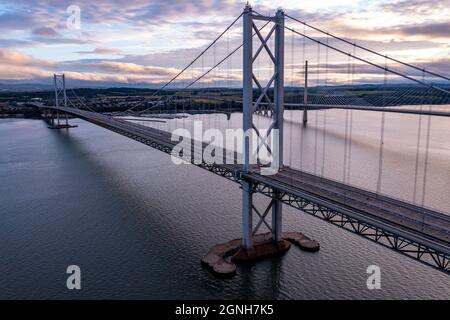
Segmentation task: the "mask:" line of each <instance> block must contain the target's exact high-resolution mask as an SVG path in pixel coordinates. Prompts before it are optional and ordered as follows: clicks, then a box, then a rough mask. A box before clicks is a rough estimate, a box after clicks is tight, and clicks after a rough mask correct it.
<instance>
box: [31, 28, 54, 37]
mask: <svg viewBox="0 0 450 320" xmlns="http://www.w3.org/2000/svg"><path fill="white" fill-rule="evenodd" d="M31 33H32V34H33V35H36V36H45V37H59V36H60V34H59V33H58V32H56V30H55V29H53V28H49V27H41V28H36V29H34V30H33V31H31Z"/></svg>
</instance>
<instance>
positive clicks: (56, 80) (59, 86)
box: [49, 73, 76, 129]
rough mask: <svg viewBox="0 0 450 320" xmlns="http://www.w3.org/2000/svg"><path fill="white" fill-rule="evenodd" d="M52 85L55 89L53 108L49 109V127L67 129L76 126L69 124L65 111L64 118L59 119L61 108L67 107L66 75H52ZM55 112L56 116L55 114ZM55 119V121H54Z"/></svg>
mask: <svg viewBox="0 0 450 320" xmlns="http://www.w3.org/2000/svg"><path fill="white" fill-rule="evenodd" d="M53 85H54V89H55V108H54V109H55V110H51V111H50V126H49V128H50V129H67V128H74V127H76V126H71V125H69V119H68V115H67V113H63V117H64V119H61V112H60V109H61V108H67V95H66V76H65V75H64V73H63V74H56V73H55V74H54V75H53ZM55 114H56V116H55ZM55 120H56V123H55Z"/></svg>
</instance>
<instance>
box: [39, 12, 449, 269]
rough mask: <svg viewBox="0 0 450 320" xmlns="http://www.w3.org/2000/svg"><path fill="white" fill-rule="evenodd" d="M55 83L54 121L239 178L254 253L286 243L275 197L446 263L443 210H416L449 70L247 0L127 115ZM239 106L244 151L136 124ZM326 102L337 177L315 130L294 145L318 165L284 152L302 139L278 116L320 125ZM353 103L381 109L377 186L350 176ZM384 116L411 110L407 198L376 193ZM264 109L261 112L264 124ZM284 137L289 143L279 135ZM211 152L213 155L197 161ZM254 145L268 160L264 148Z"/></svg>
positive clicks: (246, 246)
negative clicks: (337, 154)
mask: <svg viewBox="0 0 450 320" xmlns="http://www.w3.org/2000/svg"><path fill="white" fill-rule="evenodd" d="M238 22H242V25H239V23H238ZM286 34H289V35H290V39H289V38H288V36H286ZM286 48H288V50H286ZM54 83H55V104H54V105H51V106H50V105H43V104H35V106H37V107H39V108H41V109H42V110H43V114H44V117H45V119H47V120H48V121H49V123H50V127H52V128H67V127H70V125H69V123H68V121H69V119H68V115H69V116H72V117H77V118H80V119H83V120H86V121H88V122H90V123H93V124H95V125H98V126H101V127H104V128H106V129H108V130H111V131H114V132H117V133H119V134H121V135H123V136H126V137H129V138H131V139H134V140H136V141H138V142H141V143H144V144H146V145H148V146H150V147H153V148H156V149H158V150H161V151H163V152H166V153H169V154H171V155H172V156H176V157H179V158H181V159H183V160H185V161H187V162H189V163H192V164H194V165H196V166H199V167H201V168H204V169H206V170H209V171H211V172H213V173H215V174H218V175H220V176H222V177H225V178H227V179H231V180H233V181H235V182H237V183H239V184H240V186H241V188H242V199H243V201H242V248H243V250H244V251H245V252H248V253H251V252H252V250H253V249H254V245H255V244H254V242H253V240H254V236H255V235H256V234H257V233H258V232H259V231H260V230H262V228H266V229H268V230H269V231H270V233H271V234H272V241H273V243H275V244H276V243H279V242H280V241H282V236H283V233H282V211H283V205H289V206H291V207H294V208H297V209H299V210H301V211H303V212H305V213H308V214H311V215H313V216H315V217H318V218H320V219H322V220H324V221H327V222H329V223H332V224H334V225H336V226H339V227H342V228H345V229H346V230H349V231H351V232H354V233H356V234H359V235H361V236H363V237H365V238H367V239H370V240H372V241H375V242H377V243H379V244H381V245H383V246H386V247H389V248H392V249H394V250H395V251H397V252H399V253H402V254H404V255H407V256H409V257H411V258H413V259H416V260H419V261H421V262H423V263H426V264H428V265H431V266H433V267H435V268H438V269H440V270H442V271H444V272H449V270H450V260H449V259H450V215H448V214H446V213H444V212H439V211H437V210H433V209H430V208H427V207H425V206H424V197H425V186H426V178H427V166H428V158H429V145H430V139H431V137H430V128H431V118H432V117H449V116H450V112H449V111H448V110H440V109H436V106H440V105H446V104H450V91H449V90H450V78H448V77H447V76H445V75H441V74H439V73H436V72H432V71H429V70H427V69H424V68H421V67H419V66H416V65H415V64H411V63H407V62H403V61H401V60H399V59H396V58H392V57H389V56H386V55H383V54H380V53H378V52H377V51H375V50H372V49H369V48H367V47H365V46H363V45H360V44H356V43H353V42H351V41H349V40H346V39H343V38H341V37H339V36H336V35H333V34H331V33H328V32H326V31H323V30H321V29H319V28H316V27H314V26H311V25H310V24H308V23H305V22H303V21H301V20H299V19H297V18H294V17H291V16H290V15H288V14H286V13H284V12H283V11H282V10H278V11H277V12H276V14H275V15H274V16H265V15H262V14H259V13H258V12H256V11H254V10H253V9H252V8H251V7H250V6H247V7H246V8H245V10H244V11H243V13H242V14H241V15H240V16H239V17H237V18H236V19H235V20H234V21H233V23H232V24H231V25H229V26H228V27H227V28H226V29H225V30H224V31H223V32H222V33H221V34H220V35H219V36H218V38H216V39H215V40H214V41H213V42H212V43H211V44H210V45H208V46H207V47H206V48H205V49H204V50H203V51H202V52H201V53H200V54H199V55H198V56H196V57H195V58H194V59H193V60H192V61H191V62H190V63H189V64H187V65H186V67H184V68H182V69H181V68H180V71H179V72H177V73H176V74H174V76H173V78H172V79H170V80H169V81H168V82H167V83H164V84H163V85H161V88H160V89H158V90H155V92H154V93H153V94H152V96H151V97H149V99H148V100H147V101H146V102H145V103H139V102H138V103H136V104H134V105H132V106H131V107H130V108H129V109H127V110H125V111H123V112H120V113H113V114H101V113H98V112H96V111H95V110H94V109H92V108H91V107H90V106H89V105H87V104H86V102H85V101H84V100H83V98H82V97H81V98H80V97H79V96H78V95H77V94H76V92H75V91H74V90H73V89H70V91H71V93H72V94H71V96H70V97H69V96H68V94H67V92H66V79H65V77H64V75H55V77H54ZM200 106H202V107H201V108H200ZM205 106H207V108H206V109H205ZM236 106H239V108H240V110H242V127H241V129H242V133H241V140H242V149H241V150H238V151H236V150H233V151H231V150H228V149H225V147H224V146H215V147H213V148H211V145H209V144H207V143H203V142H201V143H200V144H196V143H193V144H189V145H184V147H183V148H181V149H180V144H179V142H180V141H181V140H188V139H187V136H186V135H184V134H183V133H181V134H178V135H177V139H174V135H173V134H172V133H171V132H170V130H168V128H164V127H161V126H158V125H156V122H155V125H153V126H152V125H150V126H144V125H142V124H140V123H138V122H139V121H136V120H137V119H139V118H140V117H142V118H144V119H149V118H150V119H152V117H153V119H156V117H155V114H158V115H160V116H161V115H163V114H177V115H181V116H180V117H179V119H178V121H177V123H178V124H179V129H184V130H187V131H189V130H188V128H189V126H188V125H186V124H185V119H186V117H188V114H189V113H195V111H198V112H199V113H202V112H200V111H199V110H200V109H201V110H203V111H204V112H205V110H207V111H208V112H210V113H211V112H213V113H221V112H222V113H223V112H224V113H227V112H228V113H231V112H233V110H235V109H236ZM330 109H343V110H345V122H344V123H343V124H342V126H343V127H345V135H344V140H345V145H344V149H345V150H343V155H344V159H343V166H344V168H343V169H344V170H343V172H344V174H343V179H342V181H335V180H333V179H330V178H328V177H326V175H325V174H324V167H325V163H324V160H323V159H322V160H320V161H319V156H318V153H319V152H320V151H321V150H320V149H322V148H323V150H322V156H323V154H324V153H325V148H326V146H327V144H326V141H325V138H326V135H325V134H323V136H319V133H318V131H316V133H315V135H316V136H315V140H316V146H315V148H314V150H303V148H301V150H302V152H309V153H313V154H314V160H315V165H316V164H317V167H318V170H314V172H306V171H305V170H303V168H302V166H301V165H300V167H299V168H296V167H295V166H293V165H292V163H293V161H292V158H293V157H296V155H295V154H294V153H293V152H292V150H289V149H290V148H292V143H293V141H295V142H298V143H299V144H302V139H303V135H302V136H300V137H296V136H293V133H292V131H289V130H285V126H284V124H285V122H286V121H293V120H294V119H287V118H286V113H287V112H288V111H292V110H302V117H301V119H299V121H298V123H297V125H298V126H315V127H316V128H318V127H319V126H320V125H321V128H322V130H323V132H326V128H327V127H326V124H327V112H328V110H330ZM318 110H319V111H320V112H321V114H322V118H321V119H320V123H319V117H317V116H316V117H315V118H314V121H315V122H314V123H311V121H310V120H308V114H309V113H311V112H319V111H318ZM356 110H359V111H373V112H379V113H380V115H381V116H380V124H379V127H380V132H379V135H380V136H379V142H378V146H377V147H379V155H378V157H379V158H378V161H377V162H378V166H377V167H375V168H373V170H374V171H377V173H378V175H377V181H376V184H377V187H376V190H373V191H367V190H363V189H361V188H358V187H355V186H352V185H350V183H349V177H350V175H351V168H352V163H351V162H352V156H351V152H352V139H353V137H352V135H353V126H354V122H353V121H354V118H353V112H354V111H356ZM389 112H394V113H404V114H410V115H415V116H416V118H417V120H416V122H417V124H418V131H417V134H418V137H417V156H416V167H415V175H413V176H412V177H411V184H413V185H414V201H413V202H412V203H410V202H405V201H401V200H398V199H395V198H394V197H391V196H389V195H386V194H383V193H382V192H381V190H382V188H381V187H382V182H383V180H382V178H383V159H384V152H385V150H384V148H385V146H384V143H385V141H384V139H385V131H386V125H387V124H386V118H385V117H386V113H389ZM205 113H207V112H205ZM425 116H426V118H424V117H425ZM260 117H262V118H264V119H266V121H263V124H262V125H261V122H260V121H259V118H260ZM200 119H201V117H200ZM291 127H292V124H291V126H289V128H291ZM424 130H425V131H426V132H425V135H424V134H423V132H422V131H424ZM188 133H189V132H188ZM287 137H288V138H289V143H285V140H287ZM322 139H323V140H322ZM423 140H425V142H423ZM320 142H321V144H320ZM255 146H256V147H255ZM207 150H208V152H209V153H210V155H213V157H212V158H213V161H208V160H207V159H204V157H203V156H204V153H205V152H206V151H207ZM211 150H213V151H212V152H211ZM421 150H425V151H424V153H425V155H424V158H425V159H424V174H422V175H420V174H419V172H418V171H419V167H420V159H421V155H422V151H421ZM262 151H263V152H265V154H266V155H267V156H266V157H265V156H261V152H262ZM286 155H288V158H289V159H287V158H286ZM301 156H302V155H300V157H301ZM319 162H321V163H319ZM420 190H421V191H422V194H421V196H420V194H419V191H420ZM256 193H261V194H263V195H266V196H267V197H268V198H269V203H268V205H267V207H266V208H264V210H261V209H258V208H257V207H256V206H255V204H254V201H253V196H254V195H255V194H256ZM269 217H270V219H269Z"/></svg>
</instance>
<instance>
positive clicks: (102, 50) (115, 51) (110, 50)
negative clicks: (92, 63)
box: [76, 47, 122, 55]
mask: <svg viewBox="0 0 450 320" xmlns="http://www.w3.org/2000/svg"><path fill="white" fill-rule="evenodd" d="M76 53H79V54H81V55H88V54H107V55H116V54H120V53H122V51H121V50H119V49H115V48H104V47H96V48H95V49H94V50H91V51H77V52H76Z"/></svg>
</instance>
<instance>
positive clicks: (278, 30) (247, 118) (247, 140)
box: [242, 5, 284, 252]
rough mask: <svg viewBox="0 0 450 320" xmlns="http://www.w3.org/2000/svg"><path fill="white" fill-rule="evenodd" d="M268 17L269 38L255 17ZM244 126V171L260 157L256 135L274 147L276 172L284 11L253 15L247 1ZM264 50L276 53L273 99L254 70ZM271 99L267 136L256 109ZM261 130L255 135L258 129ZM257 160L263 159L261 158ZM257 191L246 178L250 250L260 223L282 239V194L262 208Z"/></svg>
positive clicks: (246, 233)
mask: <svg viewBox="0 0 450 320" xmlns="http://www.w3.org/2000/svg"><path fill="white" fill-rule="evenodd" d="M256 19H257V20H266V21H267V22H269V23H271V24H272V28H273V29H272V32H270V33H269V35H268V36H267V38H265V39H264V38H263V37H262V35H261V34H260V33H259V31H258V29H257V27H256V25H255V23H254V20H256ZM253 32H256V33H257V34H258V38H259V40H260V42H261V43H260V47H259V49H258V50H256V53H255V55H254V53H253V41H252V39H253ZM273 35H274V37H275V50H274V53H272V51H271V49H270V48H269V47H268V46H267V41H268V40H269V38H268V37H271V36H273ZM243 37H244V39H243V42H244V47H243V130H244V150H243V156H244V159H243V160H244V161H243V173H244V174H248V173H250V172H251V165H252V164H254V163H251V160H253V158H256V159H257V160H259V155H258V150H259V148H258V149H257V150H256V157H252V155H253V154H254V152H255V150H253V149H252V147H253V143H252V139H253V138H255V139H256V136H257V137H259V138H258V144H261V145H265V146H267V149H268V150H269V149H271V158H272V160H271V167H270V170H268V168H264V169H265V170H266V171H268V172H269V171H270V174H276V172H277V171H278V170H279V169H280V168H282V167H283V122H284V118H283V115H284V12H283V11H282V10H278V11H277V13H276V15H275V16H274V17H262V16H260V15H253V12H252V8H251V7H250V6H249V5H247V7H246V8H245V11H244V16H243ZM262 50H266V51H267V52H268V54H269V55H270V56H271V57H273V60H272V61H273V79H272V80H273V81H271V82H270V83H269V84H268V86H271V83H273V91H274V98H273V101H271V100H270V98H269V97H268V95H267V90H268V89H269V88H266V89H265V90H264V89H263V88H262V86H261V83H260V82H259V81H258V79H257V78H256V76H255V75H254V73H253V62H254V61H256V59H257V57H258V55H259V53H260V52H261V51H262ZM254 84H255V85H256V86H257V87H258V88H259V89H260V92H261V95H260V97H259V98H258V100H257V102H256V103H254V102H253V85H254ZM263 99H265V100H266V101H267V108H268V115H269V114H270V117H271V118H272V122H271V124H270V125H269V127H270V128H271V129H270V130H271V131H270V132H269V133H268V134H267V137H264V136H263V135H261V134H259V132H258V128H257V127H256V126H255V124H254V123H253V113H255V112H258V110H260V107H261V102H262V100H263ZM255 131H256V133H257V135H256V136H255V135H254V133H255ZM269 134H270V135H271V136H272V137H273V146H272V148H269V143H268V137H269ZM257 163H260V162H259V161H258V162H257ZM253 192H254V190H252V183H251V181H248V180H245V178H244V179H243V181H242V199H243V200H242V206H243V207H242V223H243V236H242V247H243V248H244V249H245V250H247V251H249V252H250V251H252V250H253V249H254V241H253V237H254V236H256V232H257V231H258V229H259V227H260V226H262V225H265V226H266V227H267V228H268V229H269V231H270V234H271V235H272V241H274V242H280V241H281V242H282V241H283V240H282V207H283V204H282V202H281V201H280V200H279V197H278V194H277V193H274V197H273V199H272V200H271V202H270V204H269V205H268V206H267V208H266V210H265V211H261V212H259V211H258V210H257V209H256V208H255V206H254V205H253V201H252V200H253V199H252V197H253ZM270 212H271V214H272V223H271V225H270V224H269V223H267V221H266V216H267V214H268V213H270ZM253 214H257V215H258V217H259V222H258V223H257V224H256V226H255V228H254V229H253V225H252V223H253V220H252V217H253Z"/></svg>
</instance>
